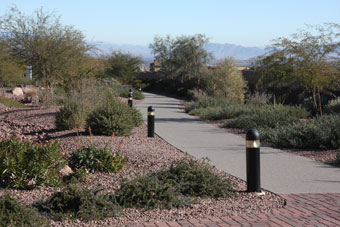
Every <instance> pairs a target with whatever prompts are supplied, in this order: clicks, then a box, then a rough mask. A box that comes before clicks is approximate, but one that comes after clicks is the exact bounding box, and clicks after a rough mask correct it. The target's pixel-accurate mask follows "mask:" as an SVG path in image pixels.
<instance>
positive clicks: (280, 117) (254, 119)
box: [224, 105, 309, 129]
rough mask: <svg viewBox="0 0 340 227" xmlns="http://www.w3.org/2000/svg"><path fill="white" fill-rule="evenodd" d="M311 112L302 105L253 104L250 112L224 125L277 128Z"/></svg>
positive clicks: (245, 127)
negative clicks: (258, 105) (257, 105)
mask: <svg viewBox="0 0 340 227" xmlns="http://www.w3.org/2000/svg"><path fill="white" fill-rule="evenodd" d="M308 116H309V113H308V112H307V111H305V110H304V109H302V108H300V107H291V106H284V105H266V106H262V107H260V108H259V107H256V106H253V111H249V112H248V114H243V115H240V116H239V117H237V118H235V119H232V120H230V121H227V122H226V123H225V125H224V127H228V128H241V129H250V128H258V129H259V128H275V127H277V126H279V125H286V124H290V123H292V122H295V121H298V120H299V119H300V118H306V117H308Z"/></svg>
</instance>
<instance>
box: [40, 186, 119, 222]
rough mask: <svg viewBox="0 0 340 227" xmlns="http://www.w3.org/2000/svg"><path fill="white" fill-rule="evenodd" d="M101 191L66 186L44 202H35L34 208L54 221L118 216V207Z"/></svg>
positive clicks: (88, 219)
mask: <svg viewBox="0 0 340 227" xmlns="http://www.w3.org/2000/svg"><path fill="white" fill-rule="evenodd" d="M101 190H102V189H96V190H89V189H87V188H78V187H75V186H68V187H67V188H65V189H63V190H62V191H60V192H56V193H55V194H53V195H52V196H51V197H50V198H48V199H47V200H46V201H39V202H36V203H35V204H34V206H35V207H36V208H38V210H39V211H40V212H43V213H45V214H47V215H49V216H50V217H51V218H53V219H54V220H63V219H80V220H83V221H90V220H97V219H104V218H107V217H115V216H118V215H119V211H120V209H119V207H118V206H117V205H115V204H114V203H113V202H112V200H111V199H110V198H109V195H107V194H102V193H99V192H100V191H101Z"/></svg>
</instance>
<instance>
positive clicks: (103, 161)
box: [68, 145, 126, 173]
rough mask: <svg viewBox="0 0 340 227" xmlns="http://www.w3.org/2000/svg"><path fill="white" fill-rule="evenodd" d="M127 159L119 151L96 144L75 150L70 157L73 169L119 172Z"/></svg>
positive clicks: (69, 160)
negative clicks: (112, 150) (101, 147)
mask: <svg viewBox="0 0 340 227" xmlns="http://www.w3.org/2000/svg"><path fill="white" fill-rule="evenodd" d="M125 162H126V159H125V158H124V157H123V156H121V155H120V154H119V152H111V151H110V150H109V149H107V148H103V149H99V148H97V147H96V146H94V145H91V146H89V147H82V148H81V149H78V150H77V151H76V152H73V153H72V154H71V156H70V157H69V159H68V163H69V165H70V167H71V168H72V169H86V170H88V171H89V172H111V173H112V172H117V171H119V170H120V169H122V168H123V166H124V165H125Z"/></svg>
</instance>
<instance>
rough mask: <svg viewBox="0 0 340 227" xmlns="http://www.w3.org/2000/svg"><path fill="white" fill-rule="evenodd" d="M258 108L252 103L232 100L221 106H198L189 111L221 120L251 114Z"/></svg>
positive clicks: (192, 113) (208, 118)
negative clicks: (240, 102) (239, 102)
mask: <svg viewBox="0 0 340 227" xmlns="http://www.w3.org/2000/svg"><path fill="white" fill-rule="evenodd" d="M255 108H257V107H256V106H254V105H250V104H247V105H245V104H238V103H233V102H230V103H228V104H223V105H219V106H209V107H206V108H198V109H194V110H192V111H190V112H189V114H191V115H196V116H199V117H200V118H201V119H204V120H221V119H231V118H235V117H239V116H241V115H243V114H250V113H252V112H253V111H254V109H255Z"/></svg>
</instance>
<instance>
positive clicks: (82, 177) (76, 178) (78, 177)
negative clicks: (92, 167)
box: [63, 169, 89, 184]
mask: <svg viewBox="0 0 340 227" xmlns="http://www.w3.org/2000/svg"><path fill="white" fill-rule="evenodd" d="M88 175H89V171H88V170H87V169H73V173H71V174H70V175H66V176H64V177H63V182H64V183H66V184H70V183H71V184H75V183H80V182H84V181H86V179H87V177H88Z"/></svg>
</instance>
